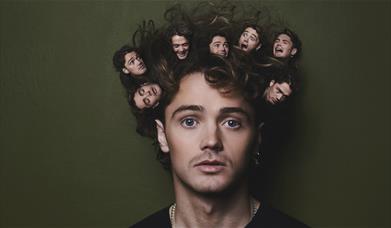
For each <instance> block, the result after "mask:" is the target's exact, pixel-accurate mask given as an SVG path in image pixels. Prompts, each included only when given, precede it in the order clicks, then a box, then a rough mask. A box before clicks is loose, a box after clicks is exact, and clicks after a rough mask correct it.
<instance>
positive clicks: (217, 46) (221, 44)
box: [209, 35, 229, 57]
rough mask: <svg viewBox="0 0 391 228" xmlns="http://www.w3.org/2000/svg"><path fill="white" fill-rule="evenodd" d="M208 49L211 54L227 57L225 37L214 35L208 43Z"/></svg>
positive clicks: (227, 46) (227, 48)
mask: <svg viewBox="0 0 391 228" xmlns="http://www.w3.org/2000/svg"><path fill="white" fill-rule="evenodd" d="M209 51H210V53H212V54H216V55H221V56H223V57H227V56H228V52H229V45H228V41H227V39H226V38H225V37H224V36H219V35H217V36H214V37H213V39H212V42H210V44H209Z"/></svg>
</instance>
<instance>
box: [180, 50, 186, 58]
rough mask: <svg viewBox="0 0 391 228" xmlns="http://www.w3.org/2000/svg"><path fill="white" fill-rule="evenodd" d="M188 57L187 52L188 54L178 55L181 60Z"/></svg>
mask: <svg viewBox="0 0 391 228" xmlns="http://www.w3.org/2000/svg"><path fill="white" fill-rule="evenodd" d="M186 57H187V51H186V52H179V53H178V58H180V59H184V58H186Z"/></svg>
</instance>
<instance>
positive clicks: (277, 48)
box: [274, 46, 284, 52]
mask: <svg viewBox="0 0 391 228" xmlns="http://www.w3.org/2000/svg"><path fill="white" fill-rule="evenodd" d="M274 51H275V52H283V51H284V50H283V49H282V47H280V46H277V47H276V48H274Z"/></svg>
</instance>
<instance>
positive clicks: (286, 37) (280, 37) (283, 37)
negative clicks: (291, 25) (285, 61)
mask: <svg viewBox="0 0 391 228" xmlns="http://www.w3.org/2000/svg"><path fill="white" fill-rule="evenodd" d="M277 39H279V40H286V41H289V42H292V40H291V37H290V36H288V35H287V34H284V33H283V34H280V35H278V37H277Z"/></svg>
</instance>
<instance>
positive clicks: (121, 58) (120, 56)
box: [113, 45, 138, 72]
mask: <svg viewBox="0 0 391 228" xmlns="http://www.w3.org/2000/svg"><path fill="white" fill-rule="evenodd" d="M132 51H135V52H137V53H138V49H137V48H134V47H131V46H129V45H124V46H122V47H121V48H120V49H118V50H117V51H116V52H115V53H114V55H113V65H114V68H115V70H116V71H118V72H122V69H123V68H124V65H125V55H126V54H128V53H130V52H132Z"/></svg>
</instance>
